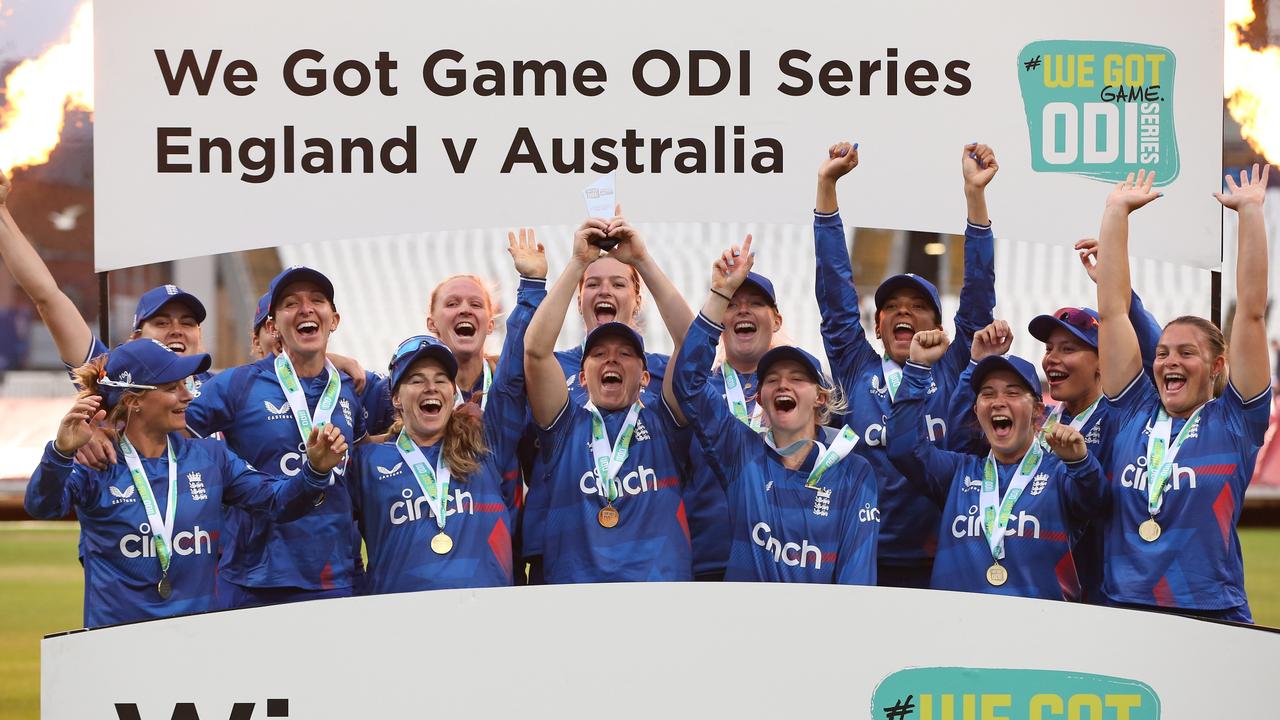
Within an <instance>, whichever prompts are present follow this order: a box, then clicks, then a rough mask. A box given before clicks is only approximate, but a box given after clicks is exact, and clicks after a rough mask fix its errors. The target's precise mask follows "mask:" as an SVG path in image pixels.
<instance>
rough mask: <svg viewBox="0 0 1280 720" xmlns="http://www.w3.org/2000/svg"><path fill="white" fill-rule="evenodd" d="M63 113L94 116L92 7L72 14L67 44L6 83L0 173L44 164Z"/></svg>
mask: <svg viewBox="0 0 1280 720" xmlns="http://www.w3.org/2000/svg"><path fill="white" fill-rule="evenodd" d="M67 110H87V111H92V110H93V3H91V2H88V1H86V2H84V3H83V4H81V5H80V7H79V8H78V9H77V10H76V14H75V17H74V18H73V19H72V21H71V29H70V31H69V33H68V35H67V39H66V40H64V41H62V42H60V43H58V44H56V45H53V46H50V47H49V48H48V49H47V50H45V51H44V52H43V53H42V54H41V55H40V57H37V58H33V59H30V60H25V61H23V62H22V64H21V65H19V66H18V67H16V68H14V69H13V72H11V73H9V76H8V77H7V78H5V104H4V106H3V107H0V170H3V171H4V172H6V173H8V172H10V171H11V170H13V168H16V167H27V166H30V165H40V164H42V163H45V162H48V160H49V154H50V153H51V152H53V149H54V148H55V147H57V145H58V139H59V138H60V137H61V135H62V126H63V123H64V122H65V119H66V111H67Z"/></svg>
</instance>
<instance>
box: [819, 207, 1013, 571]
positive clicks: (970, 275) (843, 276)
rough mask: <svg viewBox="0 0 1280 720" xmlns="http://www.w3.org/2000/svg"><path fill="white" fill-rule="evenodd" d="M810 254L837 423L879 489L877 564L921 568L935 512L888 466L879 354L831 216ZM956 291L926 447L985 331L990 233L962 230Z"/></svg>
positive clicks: (939, 434) (941, 433) (889, 405)
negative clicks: (835, 389)
mask: <svg viewBox="0 0 1280 720" xmlns="http://www.w3.org/2000/svg"><path fill="white" fill-rule="evenodd" d="M813 233H814V244H815V251H816V253H817V277H816V281H815V283H816V288H815V289H816V292H817V299H818V308H819V309H820V310H821V313H822V342H823V344H824V345H825V346H826V350H827V362H828V363H829V364H830V366H831V371H832V375H833V377H834V379H835V381H836V383H837V384H839V385H840V386H841V387H842V388H843V389H844V392H845V397H846V398H847V399H848V402H849V414H848V415H847V416H846V417H845V418H844V422H845V423H846V424H848V425H849V427H851V428H853V429H854V430H856V431H858V432H859V433H860V434H861V435H862V442H861V443H859V445H858V451H859V453H861V454H862V456H863V457H865V458H866V459H867V460H868V461H869V462H870V463H871V467H872V468H874V469H875V473H876V477H877V478H879V482H880V493H879V498H880V518H881V522H880V545H879V560H880V562H882V563H885V564H887V565H921V564H925V563H927V562H928V561H929V559H930V558H932V557H933V554H934V550H935V547H936V545H937V542H938V538H937V530H938V521H939V518H940V517H941V516H940V515H939V512H938V508H937V506H936V505H934V504H933V503H931V502H929V501H928V500H927V499H926V498H924V497H923V496H922V495H920V493H918V492H916V491H914V490H913V489H911V488H910V487H908V484H907V480H906V478H904V477H903V476H902V473H900V472H898V470H897V468H895V467H894V466H893V463H891V462H890V461H889V456H888V453H887V452H885V450H886V446H887V444H888V442H889V438H888V436H887V433H888V430H887V421H888V417H889V413H890V412H891V411H892V409H893V401H892V400H891V399H890V397H889V388H888V385H887V383H886V382H885V379H884V371H883V369H882V367H881V357H882V356H881V353H880V352H878V351H876V349H875V348H873V347H872V346H871V342H870V341H869V340H868V339H867V336H866V333H865V332H864V331H863V328H862V320H861V317H860V313H859V307H860V306H859V304H858V293H857V290H855V289H854V286H853V267H852V265H851V264H850V261H849V249H848V246H847V245H846V244H845V237H844V226H843V224H842V223H841V221H840V215H839V213H830V214H825V213H814V219H813ZM964 236H965V242H964V287H963V288H961V290H960V308H959V310H958V311H957V313H956V316H955V326H956V332H955V335H954V337H953V339H952V342H951V347H950V348H948V349H947V353H946V355H944V356H943V358H942V359H941V360H940V361H939V362H938V364H937V365H935V366H934V370H933V379H934V380H935V381H936V383H937V386H936V390H930V393H929V397H928V399H927V400H926V401H925V408H924V412H923V413H922V419H921V422H922V423H923V427H924V430H925V435H926V436H927V437H928V439H929V440H930V441H931V442H935V443H938V442H943V441H944V438H945V437H946V435H947V432H948V428H947V402H948V399H949V398H950V397H951V392H952V390H953V389H954V388H955V386H956V381H957V379H958V378H959V376H960V373H961V372H962V371H963V370H964V368H965V366H966V365H967V364H968V363H969V350H970V346H971V345H972V344H973V335H974V333H976V332H977V331H979V330H981V329H982V328H984V327H986V326H987V325H989V324H991V322H992V315H991V313H992V310H993V309H994V308H995V304H996V290H995V243H994V240H993V238H992V235H991V226H990V225H987V226H980V225H974V224H973V223H969V224H967V225H966V226H965V232H964Z"/></svg>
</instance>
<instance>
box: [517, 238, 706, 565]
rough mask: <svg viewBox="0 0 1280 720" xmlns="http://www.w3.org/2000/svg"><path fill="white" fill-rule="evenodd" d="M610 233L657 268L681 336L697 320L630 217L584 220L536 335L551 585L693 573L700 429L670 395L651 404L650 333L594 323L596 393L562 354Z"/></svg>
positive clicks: (643, 270) (591, 348)
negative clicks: (692, 459)
mask: <svg viewBox="0 0 1280 720" xmlns="http://www.w3.org/2000/svg"><path fill="white" fill-rule="evenodd" d="M606 239H607V240H617V241H618V244H617V246H616V247H614V248H613V249H612V250H611V251H609V252H610V255H611V257H612V258H613V259H614V260H618V261H620V262H622V263H624V264H626V265H630V266H632V267H635V268H637V270H638V272H639V273H640V274H641V275H642V276H643V277H644V278H645V281H646V282H647V283H648V285H649V287H650V289H651V290H652V292H653V296H654V298H655V300H656V301H657V303H658V310H659V311H660V312H661V314H662V318H663V321H664V322H665V323H666V325H667V329H668V331H670V332H671V333H672V335H673V336H674V337H675V338H676V339H677V342H678V341H679V339H680V338H682V337H683V335H684V332H685V330H686V329H687V328H688V327H689V321H690V319H691V313H690V312H689V307H688V305H686V304H685V302H684V299H683V298H681V297H680V293H679V292H677V291H676V289H675V288H674V287H673V286H672V285H671V281H670V280H668V279H667V277H666V275H665V274H664V273H663V272H662V271H661V270H660V269H659V268H658V267H657V265H656V264H655V263H654V261H653V258H652V257H651V256H650V255H649V253H648V251H647V249H646V248H645V244H644V240H643V239H642V238H641V236H640V234H639V233H637V232H636V231H635V230H634V229H633V228H631V226H630V225H628V224H627V222H626V221H625V220H624V219H622V218H620V217H619V218H614V219H613V220H612V221H611V222H608V223H604V222H603V221H601V223H600V224H598V225H597V224H588V225H584V226H583V228H582V229H580V230H579V231H578V232H577V233H575V234H574V237H573V253H572V256H571V257H570V259H569V263H568V265H567V266H566V267H565V270H564V272H563V273H562V274H561V275H560V277H559V279H557V280H556V282H555V284H554V285H553V286H552V288H551V289H550V290H549V291H548V293H547V299H546V301H544V302H543V303H542V305H541V307H539V308H538V312H537V313H536V314H535V315H534V317H533V321H532V322H531V323H530V325H529V334H528V337H527V340H526V344H525V374H526V375H527V376H528V384H529V388H528V389H529V406H530V408H531V410H532V412H533V420H534V422H535V423H537V425H538V428H539V434H538V441H539V450H538V453H539V454H538V458H537V462H536V463H535V468H534V473H533V476H532V477H531V478H530V482H529V485H530V487H531V488H532V489H533V490H534V491H536V492H540V493H543V494H544V495H543V497H545V499H546V508H547V510H546V515H545V528H544V529H543V530H542V532H541V535H540V539H541V540H542V545H541V546H540V548H539V549H540V550H542V552H543V558H544V573H545V578H546V581H547V582H549V583H569V582H611V581H628V580H689V579H691V577H692V568H691V559H690V548H689V530H688V525H687V524H686V523H685V520H684V517H685V512H684V502H683V499H682V497H681V490H682V486H683V484H684V473H685V469H686V466H687V462H688V433H687V432H686V431H684V430H682V429H681V428H680V427H679V426H678V423H677V422H676V420H675V417H674V415H673V414H672V411H671V408H672V407H674V403H673V402H671V401H670V399H669V397H668V398H664V399H663V400H660V401H657V402H655V403H653V404H652V405H646V404H645V403H643V402H641V390H642V388H643V386H644V385H645V384H646V383H648V382H649V372H648V370H647V368H646V357H645V354H644V341H643V340H642V339H641V338H640V335H639V334H638V333H636V331H635V330H633V329H632V328H631V327H630V326H628V325H625V324H624V323H621V322H606V323H604V324H602V325H599V326H597V327H596V328H595V329H594V330H592V331H591V333H590V334H589V335H587V340H586V343H585V345H584V348H583V351H582V358H583V360H582V370H581V371H580V372H579V373H578V384H579V385H581V386H582V387H584V388H586V393H587V394H586V397H585V400H578V399H576V398H575V396H574V395H573V394H571V393H570V391H569V389H568V388H567V387H566V386H565V380H564V371H563V370H562V369H561V367H560V364H559V363H558V362H557V361H556V356H555V354H554V348H555V340H556V336H557V335H559V334H560V326H561V325H562V324H563V322H564V316H565V312H566V311H568V309H569V303H570V301H571V300H572V298H573V292H574V289H575V288H576V287H578V285H579V282H580V281H581V279H582V278H583V276H584V274H585V273H586V272H587V269H588V267H589V266H590V265H591V264H592V262H593V261H595V260H597V258H599V257H600V256H601V253H602V252H603V251H602V250H601V249H600V247H599V245H597V244H596V243H599V242H601V241H603V240H606ZM593 241H594V242H593ZM667 380H668V382H669V381H670V378H669V377H668V378H667ZM531 494H532V493H531Z"/></svg>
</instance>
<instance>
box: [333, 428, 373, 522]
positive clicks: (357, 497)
mask: <svg viewBox="0 0 1280 720" xmlns="http://www.w3.org/2000/svg"><path fill="white" fill-rule="evenodd" d="M375 447H377V446H376V445H374V444H372V443H364V444H362V445H356V446H355V447H353V448H351V454H350V455H349V456H348V457H347V470H346V472H345V473H343V475H342V484H343V485H345V486H346V488H347V495H349V496H350V497H351V514H352V515H353V516H354V517H355V519H356V524H357V525H358V526H359V529H360V535H361V537H363V536H364V514H363V512H362V508H363V507H364V489H363V488H364V486H363V482H364V463H365V458H366V457H367V456H368V453H369V451H371V450H372V449H373V448H375Z"/></svg>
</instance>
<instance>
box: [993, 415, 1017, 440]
mask: <svg viewBox="0 0 1280 720" xmlns="http://www.w3.org/2000/svg"><path fill="white" fill-rule="evenodd" d="M991 430H992V432H994V433H995V436H996V437H998V438H1000V439H1002V440H1003V439H1005V438H1007V437H1009V436H1010V435H1012V434H1013V418H1012V417H1010V416H1008V415H1005V414H1003V413H997V414H995V415H992V416H991Z"/></svg>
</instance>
